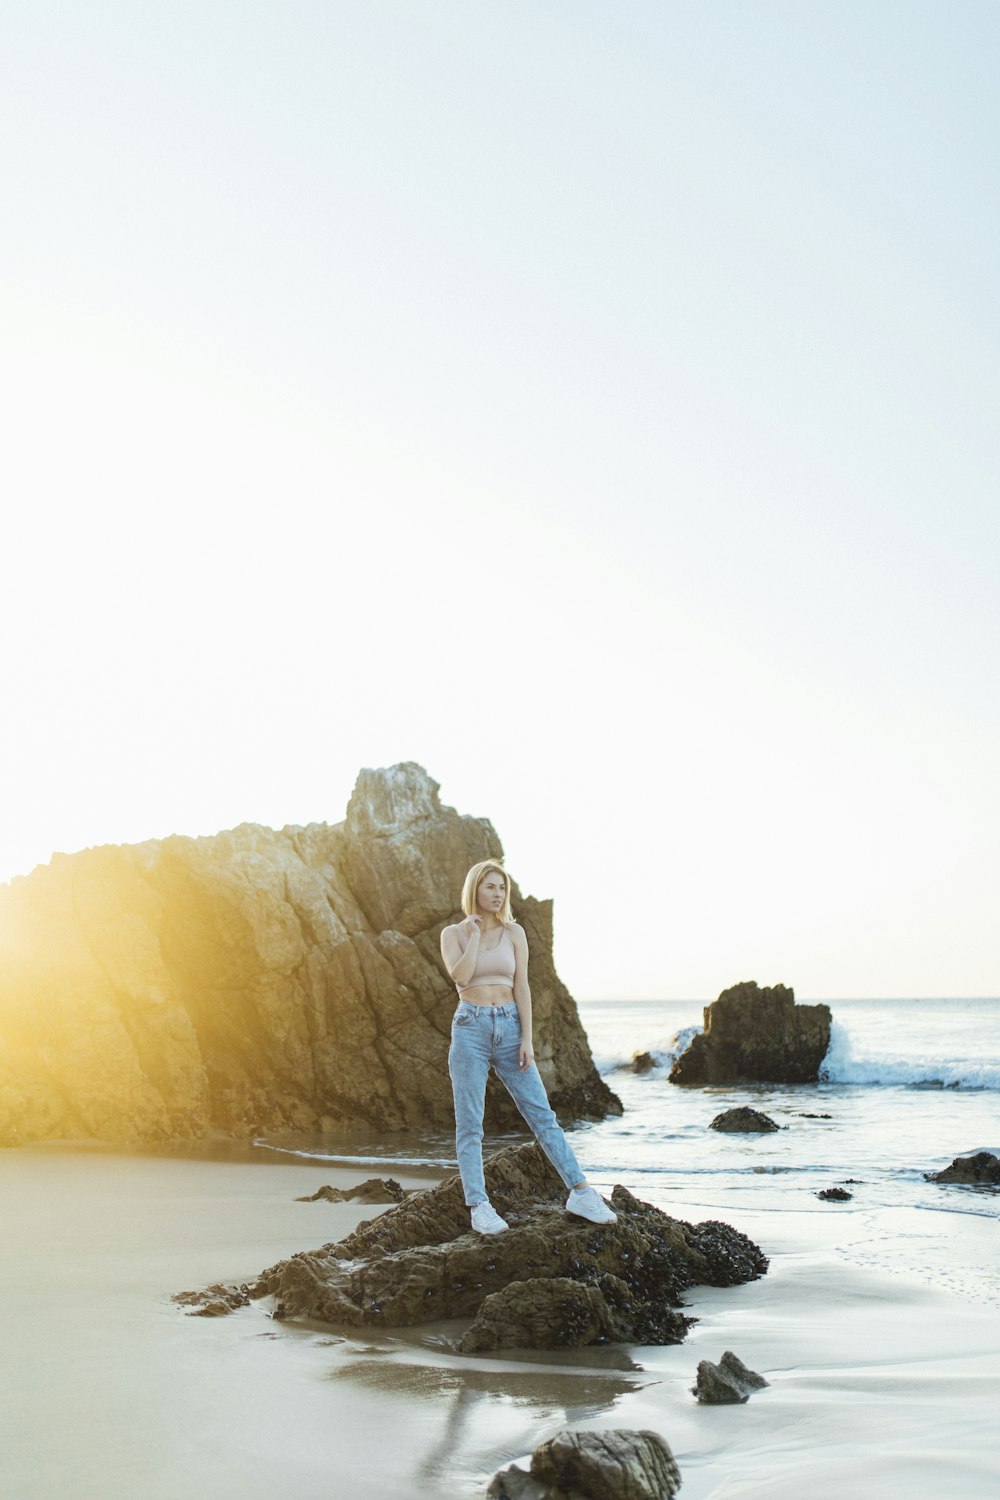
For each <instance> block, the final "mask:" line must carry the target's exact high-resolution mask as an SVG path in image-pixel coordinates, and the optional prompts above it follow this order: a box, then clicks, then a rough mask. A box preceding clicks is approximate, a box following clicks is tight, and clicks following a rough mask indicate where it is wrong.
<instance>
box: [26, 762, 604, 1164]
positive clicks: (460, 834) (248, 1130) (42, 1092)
mask: <svg viewBox="0 0 1000 1500" xmlns="http://www.w3.org/2000/svg"><path fill="white" fill-rule="evenodd" d="M501 854H502V850H501V846H500V841H499V839H498V838H497V836H496V834H495V833H494V831H493V828H492V827H491V825H490V824H489V822H487V821H486V819H484V818H473V817H461V816H459V814H458V813H457V812H455V810H454V809H453V808H450V807H442V805H441V803H440V801H439V799H438V787H437V785H436V783H435V782H433V781H432V780H431V778H430V777H429V776H428V775H427V773H426V772H425V771H424V770H422V769H421V767H420V766H417V765H414V764H412V763H407V764H404V765H398V766H393V767H391V768H390V769H388V770H380V771H362V772H361V774H360V775H359V777H358V780H357V784H356V786H355V788H354V793H353V795H352V797H351V801H350V805H349V807H348V810H347V817H346V819H345V821H344V822H343V823H338V824H336V825H335V826H330V825H328V824H325V823H311V824H309V825H308V827H288V828H284V829H282V830H281V831H280V832H279V831H275V830H273V829H270V828H262V827H259V826H257V825H255V824H242V825H241V826H240V827H238V828H234V829H232V830H230V831H229V832H226V833H220V834H216V835H214V836H212V837H208V838H186V837H180V836H175V837H171V838H166V839H162V840H151V841H149V842H148V843H144V844H134V845H121V846H117V845H108V846H105V847H102V848H95V849H86V850H84V851H83V852H82V853H79V854H71V855H64V854H57V855H54V856H53V858H52V860H51V862H50V863H49V864H48V865H43V866H40V867H39V868H38V869H36V870H35V871H33V872H32V874H30V875H27V876H23V877H20V878H18V879H16V880H14V881H12V882H11V883H10V885H8V886H3V887H0V1143H6V1144H18V1143H20V1142H25V1141H32V1140H44V1139H51V1138H73V1139H80V1138H90V1139H98V1140H108V1141H120V1142H151V1141H160V1140H172V1139H182V1138H188V1137H193V1136H203V1135H209V1134H224V1135H230V1136H248V1135H256V1134H260V1133H264V1132H268V1131H279V1130H280V1131H287V1130H311V1131H312V1130H321V1129H324V1128H329V1127H331V1126H333V1125H335V1124H338V1123H342V1122H365V1123H368V1124H371V1125H373V1126H375V1127H376V1128H378V1129H381V1130H391V1129H394V1128H400V1127H403V1126H416V1127H421V1126H431V1127H447V1126H448V1125H449V1124H450V1123H451V1120H452V1113H451V1096H450V1089H449V1086H448V1076H447V1062H446V1059H447V1051H448V1041H449V1028H450V1020H451V1014H452V1011H453V1010H454V1006H455V991H454V988H453V986H452V985H451V984H450V982H449V980H448V977H447V975H446V974H445V972H444V969H443V967H442V965H441V959H440V952H439V946H438V943H439V937H440V932H441V928H442V927H443V926H444V925H445V924H446V923H448V922H452V921H455V920H457V919H458V918H459V917H460V915H461V913H460V911H459V910H458V905H457V903H458V899H459V895H460V892H461V887H462V881H463V879H464V877H465V873H466V870H467V869H468V867H469V866H470V865H471V864H473V863H474V862H475V861H477V860H479V859H485V858H499V857H500V856H501ZM512 891H513V896H514V910H515V913H516V914H517V917H518V919H519V921H520V922H521V923H522V925H523V926H524V928H525V931H526V933H527V936H528V942H529V945H530V951H531V969H530V979H531V986H532V997H533V1000H534V1013H535V1044H536V1057H537V1060H538V1066H539V1069H540V1071H541V1073H542V1077H543V1078H544V1080H545V1083H546V1086H547V1088H548V1089H549V1093H550V1097H551V1099H552V1102H553V1105H554V1106H555V1108H556V1109H557V1110H558V1111H559V1112H560V1113H561V1114H563V1115H564V1116H567V1117H581V1116H583V1117H588V1118H602V1117H603V1116H604V1115H605V1114H607V1113H609V1112H620V1110H621V1106H620V1104H619V1103H618V1100H617V1099H616V1098H615V1096H614V1095H613V1094H612V1093H611V1091H610V1090H609V1089H608V1088H607V1086H606V1085H605V1084H604V1083H603V1081H602V1080H601V1079H600V1077H599V1076H598V1074H597V1072H596V1070H595V1068H594V1065H593V1061H592V1059H591V1056H590V1050H589V1047H588V1045H587V1040H586V1036H585V1034H584V1032H583V1028H582V1027H581V1025H580V1021H579V1017H578V1015H577V1012H576V1006H575V1004H574V1002H573V1000H572V998H571V997H570V995H569V993H568V992H567V990H566V988H565V986H564V985H563V984H562V983H561V982H560V980H559V978H558V976H557V975H556V972H555V969H554V967H553V963H552V903H551V902H550V901H537V900H534V899H533V898H532V897H526V896H521V895H520V893H519V892H518V891H517V889H516V887H514V886H513V885H512ZM494 1082H495V1081H494ZM487 1109H488V1112H487V1122H488V1124H490V1125H493V1126H497V1125H501V1126H508V1125H511V1124H513V1123H514V1122H515V1121H516V1120H519V1116H517V1115H516V1112H515V1111H514V1109H513V1106H512V1105H511V1103H510V1100H509V1098H508V1096H507V1094H506V1092H505V1091H504V1090H503V1089H502V1088H500V1089H499V1090H497V1088H496V1087H494V1088H493V1089H492V1090H491V1094H490V1098H489V1100H488V1106H487Z"/></svg>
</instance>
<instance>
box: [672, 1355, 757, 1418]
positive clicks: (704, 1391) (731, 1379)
mask: <svg viewBox="0 0 1000 1500" xmlns="http://www.w3.org/2000/svg"><path fill="white" fill-rule="evenodd" d="M767 1384H768V1382H767V1381H766V1380H765V1379H764V1377H763V1375H758V1374H757V1372H756V1371H755V1370H748V1369H747V1367H746V1365H745V1364H744V1363H743V1361H742V1360H741V1359H737V1357H736V1355H735V1354H734V1353H733V1352H732V1350H731V1349H727V1350H726V1352H725V1354H724V1355H723V1356H722V1358H721V1359H720V1360H719V1363H718V1364H717V1365H713V1364H712V1362H711V1360H707V1359H703V1360H702V1361H701V1363H700V1364H699V1366H698V1380H697V1384H695V1385H693V1386H692V1387H691V1393H692V1395H694V1396H697V1397H698V1400H699V1401H702V1402H704V1403H705V1404H706V1405H713V1406H719V1405H724V1404H726V1403H733V1402H737V1401H749V1399H750V1396H751V1394H752V1392H754V1391H760V1390H763V1388H764V1387H765V1386H766V1385H767Z"/></svg>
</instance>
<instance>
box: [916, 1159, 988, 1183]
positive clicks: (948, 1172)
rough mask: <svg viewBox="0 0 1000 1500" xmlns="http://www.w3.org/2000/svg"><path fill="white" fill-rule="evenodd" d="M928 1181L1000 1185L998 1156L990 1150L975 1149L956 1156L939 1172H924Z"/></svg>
mask: <svg viewBox="0 0 1000 1500" xmlns="http://www.w3.org/2000/svg"><path fill="white" fill-rule="evenodd" d="M924 1176H925V1177H926V1178H927V1181H928V1182H958V1183H964V1184H965V1186H966V1187H1000V1156H994V1154H993V1152H992V1151H976V1152H974V1153H973V1154H972V1155H971V1156H956V1157H955V1160H954V1161H953V1162H952V1163H951V1164H950V1166H947V1167H944V1168H943V1169H942V1170H941V1171H940V1172H925V1173H924Z"/></svg>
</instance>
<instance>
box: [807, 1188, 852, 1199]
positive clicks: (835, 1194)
mask: <svg viewBox="0 0 1000 1500" xmlns="http://www.w3.org/2000/svg"><path fill="white" fill-rule="evenodd" d="M816 1197H817V1198H822V1199H823V1200H824V1201H825V1202H826V1203H846V1202H847V1200H848V1198H853V1197H854V1194H853V1193H849V1192H848V1191H847V1189H846V1188H824V1189H823V1191H822V1192H821V1193H817V1194H816Z"/></svg>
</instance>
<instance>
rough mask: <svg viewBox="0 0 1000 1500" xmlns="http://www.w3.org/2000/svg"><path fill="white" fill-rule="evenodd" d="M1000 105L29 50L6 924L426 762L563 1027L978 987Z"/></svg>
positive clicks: (651, 60)
mask: <svg viewBox="0 0 1000 1500" xmlns="http://www.w3.org/2000/svg"><path fill="white" fill-rule="evenodd" d="M998 66H1000V7H998V6H997V5H996V4H994V3H993V0H981V3H980V0H950V3H948V4H942V3H938V0H934V3H929V4H928V3H921V0H898V3H897V0H857V3H851V0H819V3H817V0H812V3H809V0H793V3H787V4H786V3H778V0H772V3H764V0H757V3H754V0H734V3H720V0H691V3H676V0H657V3H652V0H650V3H641V0H630V3H628V4H611V3H605V4H596V3H590V0H552V3H545V0H531V3H528V0H523V3H521V0H492V3H488V0H480V3H477V4H474V5H472V4H469V3H468V0H450V3H443V0H420V3H413V0H409V3H390V0H323V3H320V0H271V3H265V0H260V3H251V0H228V3H227V0H190V3H181V0H172V3H150V0H139V3H137V0H118V3H109V0H89V3H88V4H86V5H80V4H79V3H78V0H65V3H62V4H59V3H53V0H6V3H5V4H4V6H3V9H2V14H0V97H2V98H3V100H4V114H3V122H2V140H3V145H2V148H0V149H2V153H3V161H2V177H0V190H2V194H3V202H4V204H5V208H6V213H5V215H4V218H5V227H4V232H3V235H2V236H0V264H2V268H3V282H2V288H3V289H2V294H0V295H2V304H0V357H2V360H3V379H4V385H5V390H4V393H3V415H4V424H3V425H4V437H3V442H2V444H0V480H2V494H3V501H2V504H3V515H4V526H3V536H4V544H5V545H4V551H3V575H4V576H3V588H2V592H0V620H2V625H3V629H4V638H5V648H6V649H5V650H4V652H3V658H2V674H3V697H2V702H3V706H4V710H5V716H6V722H5V725H4V732H3V734H2V736H0V773H2V776H0V787H2V793H0V795H2V801H3V806H2V810H0V837H2V850H0V878H9V877H10V876H13V875H15V874H19V873H25V872H27V871H28V870H30V869H31V868H32V867H33V866H34V865H35V864H37V863H40V862H44V861H45V860H47V859H48V858H49V856H50V854H51V853H52V851H53V850H64V851H71V850H75V849H79V848H83V847H85V846H87V845H91V844H98V843H110V842H115V843H117V842H134V841H138V840H141V839H144V838H150V837H162V836H164V835H167V834H169V833H174V832H177V833H188V834H206V833H213V832H216V831H217V830H218V829H220V828H225V827H230V826H232V825H233V824H236V823H240V822H244V821H252V822H259V823H265V824H269V825H272V826H276V827H280V826H282V825H283V824H285V823H306V822H312V821H329V822H336V821H338V820H339V819H340V818H342V817H343V815H344V811H345V808H346V804H347V800H348V797H349V796H350V792H351V788H352V786H353V783H354V778H355V776H356V774H357V771H358V769H359V768H360V767H362V766H381V765H389V764H392V763H393V762H395V761H399V760H417V761H419V762H420V763H421V764H423V765H424V766H425V767H426V768H427V770H428V771H429V772H430V773H431V775H432V776H434V778H435V779H436V780H437V781H439V782H440V784H441V795H442V798H443V800H444V801H445V802H447V803H450V804H451V805H453V806H455V807H457V808H458V809H459V810H460V811H461V812H466V813H475V814H478V815H485V816H488V817H490V818H491V819H492V820H493V822H494V825H495V827H496V828H497V831H498V833H499V835H500V837H501V839H502V840H503V843H504V846H505V848H506V851H507V862H508V866H509V868H510V870H511V872H512V874H513V875H514V877H515V878H516V879H517V880H518V882H519V883H520V885H521V886H522V888H523V889H524V890H525V891H527V892H530V893H532V894H535V895H539V896H552V897H554V898H555V901H556V908H555V910H556V960H557V963H558V966H559V969H560V972H561V973H562V975H563V977H564V978H565V980H566V982H567V983H568V984H569V986H570V989H571V990H572V991H573V993H574V994H575V995H576V996H577V997H578V998H581V999H585V998H599V997H600V998H603V997H616V996H620V997H635V998H641V997H656V996H663V997H695V998H700V999H702V1000H704V999H709V998H711V997H712V996H714V995H715V994H716V993H717V992H718V991H719V990H720V989H722V988H723V987H725V986H726V985H728V984H731V983H734V982H736V981H738V980H741V979H746V978H756V979H757V980H759V981H760V983H762V984H767V983H774V982H777V981H781V982H784V983H787V984H791V985H794V987H795V989H796V992H797V994H798V995H799V996H800V997H801V998H807V999H808V998H837V997H851V996H865V995H872V996H876V995H977V994H979V995H982V994H991V995H996V994H997V993H1000V943H998V932H997V927H998V923H997V911H998V904H1000V878H998V873H997V872H998V857H997V853H998V847H1000V796H998V774H997V768H998V766H1000V732H998V731H1000V709H998V703H1000V695H998V691H997V683H998V680H1000V670H998V668H1000V619H998V615H1000V606H998V589H997V577H998V563H1000V499H998V485H997V475H998V472H1000V425H998V420H997V416H998V394H1000V380H998V375H1000V369H998V366H1000V356H998V337H997V333H998V321H1000V318H998V314H1000V307H998V302H1000V298H998V277H997V271H996V262H997V246H998V244H1000V194H998V178H997V167H996V163H997V159H998V156H997V153H998V147H1000V139H998V137H1000V129H998V113H1000V111H998V104H997V88H996V78H997V76H998ZM457 895H458V893H457V892H456V901H457Z"/></svg>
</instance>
